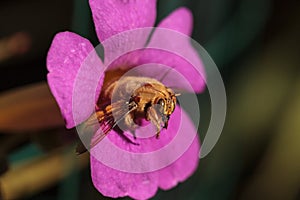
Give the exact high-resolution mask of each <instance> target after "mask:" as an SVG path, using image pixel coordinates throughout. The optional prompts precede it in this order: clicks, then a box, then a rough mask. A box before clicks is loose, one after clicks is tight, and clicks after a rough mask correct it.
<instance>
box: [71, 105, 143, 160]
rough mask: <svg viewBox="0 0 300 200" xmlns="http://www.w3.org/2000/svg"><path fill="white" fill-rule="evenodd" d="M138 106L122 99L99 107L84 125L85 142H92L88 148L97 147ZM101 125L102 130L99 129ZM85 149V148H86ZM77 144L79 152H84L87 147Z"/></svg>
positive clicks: (83, 138)
mask: <svg viewBox="0 0 300 200" xmlns="http://www.w3.org/2000/svg"><path fill="white" fill-rule="evenodd" d="M136 108H137V106H136V104H135V103H134V102H131V103H127V102H124V101H122V100H120V101H117V102H115V103H112V104H110V105H107V106H105V107H104V108H101V107H100V108H99V110H98V111H96V112H95V113H94V114H93V115H92V116H91V117H90V118H89V119H88V120H86V121H85V122H84V123H83V124H82V126H83V129H82V132H83V134H84V135H83V137H81V139H82V140H84V142H83V143H84V144H90V146H89V147H88V149H91V148H93V147H95V146H96V145H97V144H98V143H99V142H100V141H101V140H103V139H104V138H105V136H106V135H107V134H108V133H109V132H110V131H111V130H112V129H113V128H114V127H115V126H116V125H117V124H118V123H119V122H120V121H121V120H123V119H124V118H125V117H126V116H127V115H128V114H129V113H130V112H132V111H134V110H135V109H136ZM99 127H100V129H101V130H100V131H99V130H97V129H98V128H99ZM84 149H85V150H84ZM84 149H83V148H82V146H79V145H78V146H77V148H76V152H77V153H78V154H82V153H84V152H85V151H86V150H87V149H86V148H84Z"/></svg>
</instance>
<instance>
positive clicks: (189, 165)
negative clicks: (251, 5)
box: [47, 0, 205, 199]
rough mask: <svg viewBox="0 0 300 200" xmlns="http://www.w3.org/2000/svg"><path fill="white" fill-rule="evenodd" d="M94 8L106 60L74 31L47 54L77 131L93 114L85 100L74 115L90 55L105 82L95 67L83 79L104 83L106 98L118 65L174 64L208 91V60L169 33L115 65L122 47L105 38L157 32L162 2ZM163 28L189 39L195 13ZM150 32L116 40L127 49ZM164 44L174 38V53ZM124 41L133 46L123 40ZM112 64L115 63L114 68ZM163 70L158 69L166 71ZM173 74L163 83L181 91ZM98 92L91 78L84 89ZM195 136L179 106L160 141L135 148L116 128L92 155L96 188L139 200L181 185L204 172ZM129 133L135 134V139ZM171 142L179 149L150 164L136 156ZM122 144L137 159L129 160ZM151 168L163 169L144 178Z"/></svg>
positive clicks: (112, 2) (93, 2)
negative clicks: (77, 84)
mask: <svg viewBox="0 0 300 200" xmlns="http://www.w3.org/2000/svg"><path fill="white" fill-rule="evenodd" d="M89 3H90V7H91V9H92V13H93V19H94V23H95V29H96V33H97V36H98V38H99V40H100V42H102V43H103V42H104V51H105V58H104V61H103V62H102V61H101V59H100V58H98V57H97V56H96V54H95V51H94V48H93V46H92V44H91V43H90V42H89V41H88V40H87V39H85V38H82V37H81V36H79V35H77V34H75V33H71V32H61V33H58V34H57V35H56V36H55V38H54V40H53V42H52V45H51V48H50V50H49V53H48V57H47V67H48V70H49V74H48V83H49V86H50V88H51V91H52V93H53V95H54V97H55V98H56V100H57V102H58V105H59V107H60V109H61V112H62V115H63V117H64V119H65V121H66V127H67V128H73V127H75V126H77V125H78V124H79V123H81V122H83V121H85V120H86V119H87V118H88V117H89V116H90V115H91V114H92V110H90V109H88V108H87V107H88V105H87V103H86V102H85V101H84V98H82V100H80V98H79V101H78V102H77V103H78V104H80V108H81V110H79V114H78V116H79V118H78V119H74V115H73V112H74V110H73V109H72V108H73V106H74V105H73V101H74V99H73V97H74V96H73V92H74V87H75V86H74V84H75V81H76V76H77V74H78V73H79V71H80V67H81V66H82V64H83V63H84V60H85V58H86V57H88V55H89V54H90V53H91V52H92V53H91V54H92V57H93V59H92V60H93V63H91V65H93V66H94V67H95V66H96V68H98V69H99V70H100V71H101V70H102V73H101V76H100V77H95V76H96V75H95V73H94V72H93V70H94V68H93V69H92V67H91V71H88V72H86V74H84V75H86V77H87V78H86V79H90V78H91V77H92V78H93V77H94V78H97V80H100V81H99V85H98V86H97V92H96V93H97V94H99V92H100V90H101V87H102V84H103V80H104V76H105V73H104V69H105V72H107V71H109V70H112V69H113V70H115V69H119V68H122V69H123V70H124V69H130V68H133V67H135V66H138V65H142V64H147V63H158V64H163V65H167V66H169V67H172V68H174V69H176V71H178V72H179V73H180V74H182V76H183V77H185V78H186V79H188V80H189V83H190V84H191V88H192V90H193V91H195V92H201V91H202V90H203V89H204V85H205V84H204V80H203V78H202V76H203V75H204V71H203V68H202V62H201V60H200V59H199V57H198V55H197V53H196V52H195V50H194V49H193V48H192V46H191V45H190V42H189V40H188V39H186V40H185V39H182V38H175V37H172V36H170V35H169V34H165V33H162V32H160V31H154V33H153V34H152V36H151V38H150V40H149V41H150V42H149V43H148V45H147V47H148V49H144V50H141V51H140V50H139V51H135V52H131V53H128V54H125V55H123V56H122V57H121V58H118V59H116V60H114V59H113V58H114V55H115V52H116V51H122V50H120V49H118V47H117V45H116V44H115V43H106V44H105V40H107V39H108V40H109V38H110V37H112V36H114V35H116V34H118V33H121V32H123V31H128V30H132V29H136V28H145V27H152V26H153V25H154V22H155V18H156V0H143V1H133V0H132V1H131V0H128V1H125V0H123V1H121V0H90V1H89ZM158 27H159V28H166V29H170V30H175V31H177V32H180V33H182V34H185V35H190V34H191V31H192V15H191V13H190V11H189V10H188V9H186V8H179V9H177V10H175V11H174V12H173V13H171V14H170V15H169V16H168V17H166V18H165V19H164V20H163V21H162V22H160V23H159V24H158ZM149 35H150V34H149V32H148V31H146V34H142V35H140V34H137V35H130V34H127V35H126V36H127V37H126V38H124V37H122V38H119V40H121V41H117V42H120V44H125V45H126V44H127V45H128V44H130V45H131V47H132V46H134V48H136V47H139V48H143V47H144V45H145V43H146V41H147V39H148V37H149ZM117 39H118V38H117ZM161 40H163V41H167V43H165V44H166V45H164V48H166V49H168V50H169V52H168V51H163V50H159V49H157V48H160V45H161ZM124 41H126V43H122V42H124ZM122 47H123V46H121V47H120V48H122ZM131 47H130V48H131ZM126 48H127V47H125V49H126ZM130 48H129V49H130ZM126 50H128V49H126ZM174 51H175V52H176V53H177V54H181V55H184V57H187V58H188V60H189V62H188V61H186V60H185V59H184V58H182V57H181V56H178V55H175V54H172V53H170V52H174ZM91 54H90V55H91ZM111 61H113V62H112V63H111ZM193 65H197V67H198V69H199V68H200V70H202V71H201V73H200V74H199V72H197V70H195V68H194V67H193ZM105 67H108V68H105ZM157 67H158V68H159V66H157ZM96 70H97V69H96ZM155 71H156V75H157V70H153V68H152V69H151V68H147V69H146V70H145V71H143V73H144V74H146V75H149V76H152V77H153V76H155V73H154V72H155ZM171 75H172V74H171ZM171 75H170V76H167V77H166V78H165V80H164V83H165V84H166V85H169V84H170V85H171V86H173V87H176V86H178V88H181V86H182V85H181V82H180V80H176V81H175V83H174V79H173V78H172V76H171ZM91 88H93V86H92V85H91V84H90V82H89V81H87V82H86V83H85V84H83V85H82V87H79V88H77V90H79V92H80V93H81V94H82V96H83V97H85V96H86V95H87V96H88V94H89V92H92V91H93V90H94V89H91ZM97 94H96V95H97ZM95 104H96V102H95ZM178 132H180V133H182V134H183V135H184V137H181V138H179V137H177V135H178V134H179V133H178ZM195 135H197V131H196V129H195V127H194V125H193V123H192V122H191V120H190V119H189V117H188V116H187V115H186V114H185V112H184V111H183V110H181V109H180V106H179V105H177V106H176V109H175V111H174V113H173V114H172V115H171V118H170V120H169V126H168V128H167V129H164V130H163V131H162V133H161V136H160V138H159V139H156V138H155V137H150V138H137V139H136V142H137V143H138V144H139V145H135V144H132V143H129V142H128V141H126V140H124V138H122V137H120V135H119V134H118V133H117V132H116V131H115V130H112V131H111V132H110V133H109V134H108V136H107V138H106V139H105V140H103V143H102V142H100V143H99V144H98V145H97V146H95V147H94V148H93V149H92V150H91V171H92V180H93V183H94V185H95V187H96V188H97V189H98V190H99V192H101V193H102V194H103V195H105V196H109V197H123V196H130V197H132V198H136V199H147V198H150V197H152V196H154V195H155V193H156V191H157V189H158V188H161V189H164V190H167V189H170V188H172V187H174V186H176V185H177V184H178V182H182V181H184V180H186V179H187V178H188V177H189V176H191V175H192V174H193V172H194V171H195V170H196V168H197V165H198V160H199V158H198V155H199V149H200V144H199V139H198V137H197V136H196V137H195ZM126 136H127V137H129V138H130V137H132V136H130V134H127V135H126ZM176 138H177V139H176ZM182 138H183V139H182ZM130 139H133V138H130ZM105 141H106V142H107V141H110V142H111V143H113V144H114V145H115V146H114V147H113V146H109V145H108V146H105V145H106V144H107V143H105ZM170 143H172V145H170V147H171V148H172V151H161V153H160V154H153V155H152V154H151V155H150V156H149V157H147V159H143V158H144V157H143V156H141V157H135V155H133V154H137V155H143V153H145V154H147V153H149V152H150V153H151V152H155V151H158V150H160V149H166V148H164V147H166V146H168V145H169V144H170ZM184 145H187V148H186V149H185V151H184V152H182V154H180V156H178V157H176V156H174V155H175V154H178V153H179V152H180V151H181V150H182V146H184ZM115 147H118V148H119V149H122V150H124V151H127V152H131V153H133V154H130V155H129V156H126V155H124V156H123V155H122V154H120V152H118V151H117V150H116V148H115ZM105 155H109V157H108V158H107V156H106V157H105ZM147 155H148V154H147ZM103 156H104V157H105V158H104V157H103ZM170 157H172V158H173V160H172V159H171V158H170ZM99 158H103V159H108V162H111V163H112V164H116V165H118V166H120V165H124V167H125V168H128V166H129V168H130V166H132V169H134V170H136V171H138V172H136V173H134V172H133V171H134V170H132V171H126V170H118V169H116V168H113V167H111V166H107V163H104V162H102V160H101V159H99ZM136 158H139V159H136ZM106 161H107V160H106ZM157 163H158V164H159V165H157V166H160V164H161V163H164V164H165V166H166V167H163V168H161V167H157V166H156V164H157ZM149 165H153V167H154V169H156V170H153V171H147V170H146V172H144V173H143V172H142V170H140V169H144V168H145V166H147V167H149ZM121 167H122V166H121ZM147 167H146V168H147ZM155 167H156V168H155Z"/></svg>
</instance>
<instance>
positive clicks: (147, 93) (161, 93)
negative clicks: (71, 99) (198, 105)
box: [76, 76, 180, 154]
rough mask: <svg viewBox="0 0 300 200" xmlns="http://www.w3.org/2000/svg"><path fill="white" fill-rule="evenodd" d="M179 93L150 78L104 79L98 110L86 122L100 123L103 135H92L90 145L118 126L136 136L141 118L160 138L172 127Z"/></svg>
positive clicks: (91, 146)
mask: <svg viewBox="0 0 300 200" xmlns="http://www.w3.org/2000/svg"><path fill="white" fill-rule="evenodd" d="M178 95H180V94H175V93H174V91H173V90H172V89H171V88H168V87H166V86H165V85H164V84H163V83H161V82H160V81H158V80H156V79H153V78H149V77H139V76H125V77H122V78H120V79H118V78H112V79H111V80H110V81H107V80H104V84H103V87H102V92H101V94H100V98H99V100H98V103H97V106H96V112H95V113H94V114H93V115H92V116H91V117H90V118H89V119H88V120H87V121H86V122H85V126H89V125H92V124H94V123H95V122H96V123H99V124H100V127H101V129H102V131H100V132H101V133H100V134H97V135H93V136H92V138H93V139H92V142H91V144H90V148H93V147H94V146H95V145H97V144H98V143H99V142H100V141H101V140H102V139H103V138H104V137H105V136H106V135H107V134H108V133H109V132H110V131H111V130H112V129H114V128H116V126H117V125H118V127H122V130H124V129H126V130H129V131H130V132H131V133H132V134H133V136H134V138H135V139H136V135H135V130H136V128H138V127H139V121H141V120H146V121H149V122H151V123H152V124H153V125H154V126H155V127H156V133H155V134H156V138H159V135H160V132H161V130H162V129H163V128H164V129H167V128H168V122H169V119H170V116H171V114H172V113H173V112H174V110H175V106H176V101H177V96H178ZM123 136H124V135H123ZM125 137H126V136H125ZM76 151H77V153H78V154H81V153H83V152H85V151H86V149H84V150H83V148H82V147H79V146H78V147H77V149H76Z"/></svg>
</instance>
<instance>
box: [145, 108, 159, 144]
mask: <svg viewBox="0 0 300 200" xmlns="http://www.w3.org/2000/svg"><path fill="white" fill-rule="evenodd" d="M146 118H147V120H150V121H151V123H153V124H154V126H156V130H157V131H156V138H157V139H158V138H159V135H160V130H161V120H160V118H159V117H158V114H157V111H156V110H155V109H154V108H153V107H151V106H150V107H149V108H148V109H147V113H146Z"/></svg>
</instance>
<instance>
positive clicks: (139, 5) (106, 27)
mask: <svg viewBox="0 0 300 200" xmlns="http://www.w3.org/2000/svg"><path fill="white" fill-rule="evenodd" d="M89 3H90V7H91V10H92V14H93V19H94V24H95V29H96V33H97V36H98V38H99V40H100V42H103V41H104V40H106V39H108V38H109V37H111V36H113V35H115V34H118V33H121V32H123V31H128V30H131V29H136V28H143V27H153V25H154V22H155V19H156V0H143V1H139V0H138V1H135V0H134V1H133V0H89Z"/></svg>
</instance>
